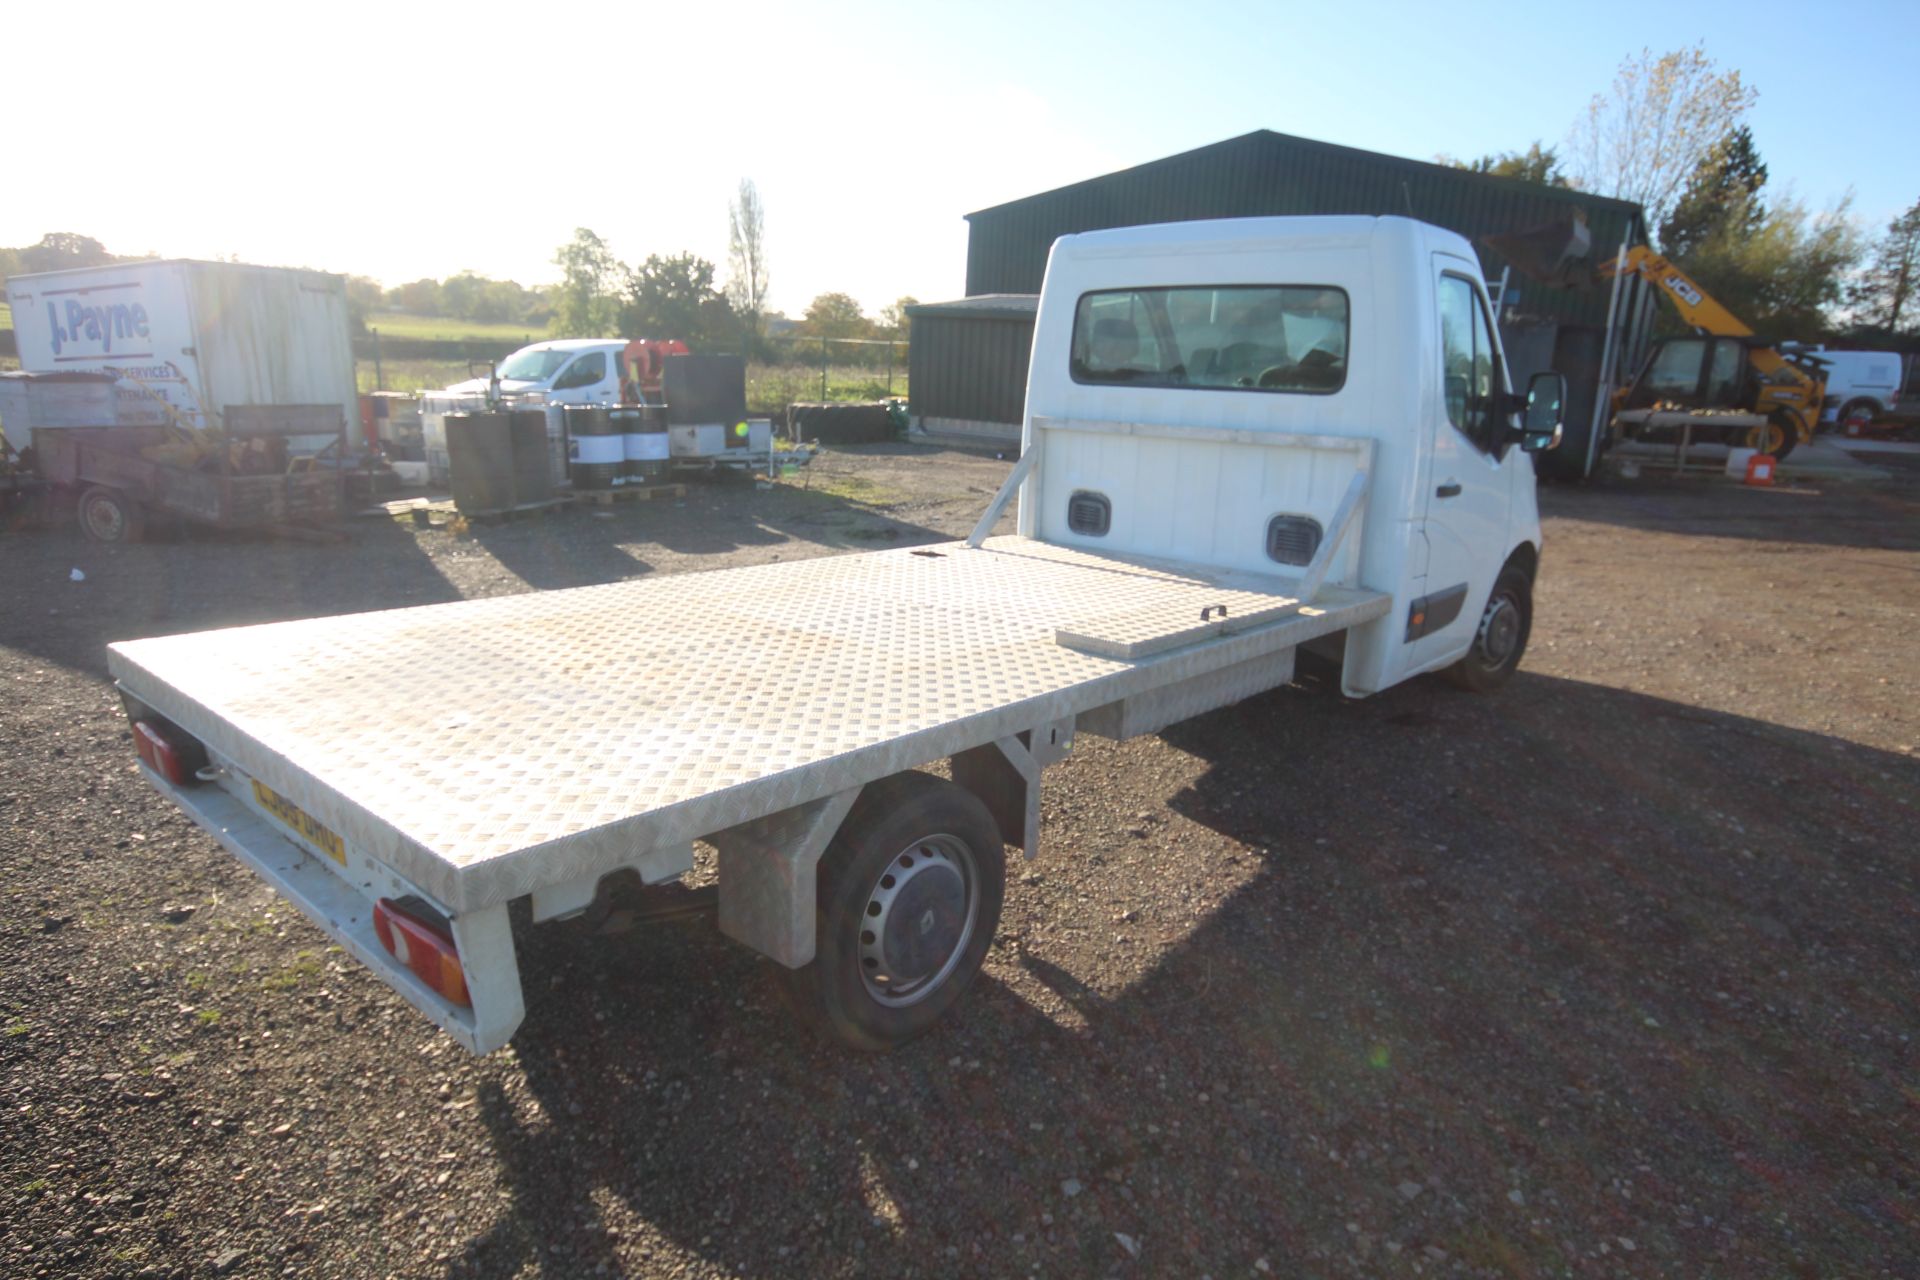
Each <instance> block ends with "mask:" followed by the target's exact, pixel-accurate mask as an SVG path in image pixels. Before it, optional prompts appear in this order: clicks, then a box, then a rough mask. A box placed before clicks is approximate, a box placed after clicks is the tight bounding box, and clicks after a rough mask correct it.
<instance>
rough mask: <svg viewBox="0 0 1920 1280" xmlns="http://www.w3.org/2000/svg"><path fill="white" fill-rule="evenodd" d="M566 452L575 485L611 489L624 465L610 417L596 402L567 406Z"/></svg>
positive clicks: (620, 445)
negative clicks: (567, 443) (567, 440)
mask: <svg viewBox="0 0 1920 1280" xmlns="http://www.w3.org/2000/svg"><path fill="white" fill-rule="evenodd" d="M567 436H568V439H569V441H570V443H569V445H568V456H569V458H570V459H571V461H572V464H573V487H574V488H576V489H611V488H613V482H614V481H615V479H617V478H618V477H619V475H620V470H621V468H622V467H624V466H625V465H626V450H625V448H624V446H623V445H622V443H621V440H620V437H619V436H617V435H615V434H614V432H613V419H612V418H611V417H610V416H609V415H608V413H607V411H606V410H605V409H603V408H601V407H600V406H599V405H596V404H570V405H568V406H567Z"/></svg>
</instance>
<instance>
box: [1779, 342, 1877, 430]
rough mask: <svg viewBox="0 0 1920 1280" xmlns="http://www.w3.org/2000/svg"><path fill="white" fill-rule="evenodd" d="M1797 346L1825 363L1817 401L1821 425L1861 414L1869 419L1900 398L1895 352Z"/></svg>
mask: <svg viewBox="0 0 1920 1280" xmlns="http://www.w3.org/2000/svg"><path fill="white" fill-rule="evenodd" d="M1798 349H1799V350H1801V351H1806V352H1809V353H1810V354H1813V355H1817V356H1819V357H1820V359H1821V360H1823V361H1825V362H1826V375H1827V395H1826V399H1825V400H1823V401H1822V402H1821V408H1820V425H1821V426H1823V427H1831V426H1834V425H1835V424H1837V423H1842V422H1845V421H1846V420H1847V419H1848V418H1851V417H1853V416H1854V415H1856V414H1865V415H1866V416H1867V418H1868V420H1869V421H1871V420H1872V419H1874V418H1880V417H1885V416H1886V415H1887V414H1890V413H1892V412H1893V406H1894V403H1895V402H1896V401H1897V400H1898V399H1899V398H1900V379H1901V365H1900V353H1899V352H1897V351H1830V350H1828V349H1827V348H1825V347H1799V348H1798Z"/></svg>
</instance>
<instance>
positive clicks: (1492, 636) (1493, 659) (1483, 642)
mask: <svg viewBox="0 0 1920 1280" xmlns="http://www.w3.org/2000/svg"><path fill="white" fill-rule="evenodd" d="M1519 638H1520V610H1519V609H1518V608H1517V607H1516V606H1515V605H1514V603H1513V601H1512V600H1510V599H1509V598H1507V597H1506V596H1495V597H1494V598H1493V599H1492V600H1490V601H1488V602H1487V612H1486V615H1485V616H1484V617H1482V618H1481V619H1480V652H1481V655H1482V656H1483V657H1484V658H1485V659H1486V662H1487V665H1488V666H1493V667H1497V666H1499V665H1501V664H1502V663H1504V662H1505V661H1506V660H1507V658H1508V657H1509V656H1510V655H1511V654H1512V653H1513V646H1514V644H1515V643H1516V642H1517V641H1518V640H1519Z"/></svg>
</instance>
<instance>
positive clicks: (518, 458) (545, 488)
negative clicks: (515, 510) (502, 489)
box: [508, 409, 553, 507]
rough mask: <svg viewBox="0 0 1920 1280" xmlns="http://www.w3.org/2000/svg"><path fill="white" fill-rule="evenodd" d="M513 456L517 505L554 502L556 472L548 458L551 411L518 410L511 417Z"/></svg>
mask: <svg viewBox="0 0 1920 1280" xmlns="http://www.w3.org/2000/svg"><path fill="white" fill-rule="evenodd" d="M508 434H509V436H510V441H511V448H512V452H513V502H514V505H515V506H520V507H524V506H527V505H529V504H531V503H538V502H550V501H552V500H553V468H552V465H551V463H550V461H549V459H548V454H547V411H546V410H545V409H515V410H514V411H513V412H512V413H511V414H510V415H508Z"/></svg>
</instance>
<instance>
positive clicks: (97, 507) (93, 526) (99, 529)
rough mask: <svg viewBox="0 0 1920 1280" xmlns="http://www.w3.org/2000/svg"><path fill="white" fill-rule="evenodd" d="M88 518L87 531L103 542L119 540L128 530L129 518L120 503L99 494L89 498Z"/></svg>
mask: <svg viewBox="0 0 1920 1280" xmlns="http://www.w3.org/2000/svg"><path fill="white" fill-rule="evenodd" d="M86 519H87V532H89V533H91V534H92V535H93V536H94V537H96V538H98V539H99V540H100V541H102V542H118V541H119V540H120V535H121V534H123V533H124V532H126V525H127V518H126V515H125V513H124V512H122V511H121V510H120V506H119V504H118V503H115V502H109V501H108V500H107V499H105V498H102V497H99V496H98V495H96V496H94V497H91V498H88V499H87V505H86Z"/></svg>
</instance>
